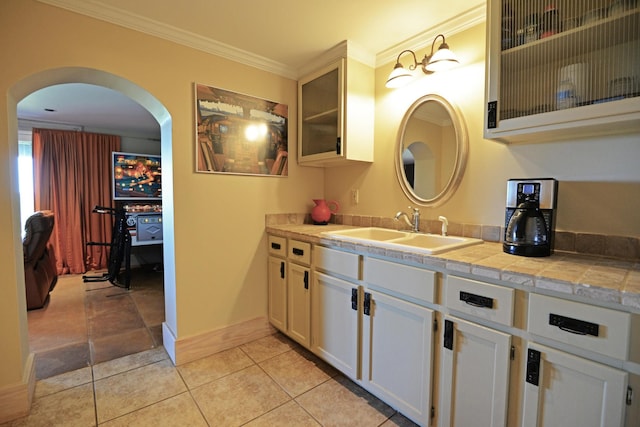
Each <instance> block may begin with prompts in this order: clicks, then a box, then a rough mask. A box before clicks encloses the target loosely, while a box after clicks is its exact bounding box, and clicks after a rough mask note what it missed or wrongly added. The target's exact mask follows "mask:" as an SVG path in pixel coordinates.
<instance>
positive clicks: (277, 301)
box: [267, 235, 287, 333]
mask: <svg viewBox="0 0 640 427" xmlns="http://www.w3.org/2000/svg"><path fill="white" fill-rule="evenodd" d="M268 245H269V258H268V265H267V273H268V281H267V282H268V305H269V307H268V312H269V322H270V323H271V324H272V325H273V326H274V327H276V328H278V329H279V330H281V331H282V332H285V333H286V331H287V261H286V256H287V239H286V238H284V237H278V236H271V235H270V236H268Z"/></svg>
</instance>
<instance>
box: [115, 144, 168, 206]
mask: <svg viewBox="0 0 640 427" xmlns="http://www.w3.org/2000/svg"><path fill="white" fill-rule="evenodd" d="M112 155H113V169H112V173H113V199H114V200H131V199H148V200H160V199H162V167H161V165H160V163H161V157H160V156H159V155H153V154H135V153H122V152H118V151H114V152H113V153H112Z"/></svg>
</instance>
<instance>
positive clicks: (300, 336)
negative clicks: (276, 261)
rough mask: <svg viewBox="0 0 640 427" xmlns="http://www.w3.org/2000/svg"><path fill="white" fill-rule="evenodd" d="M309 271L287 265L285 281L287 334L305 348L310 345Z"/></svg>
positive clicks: (302, 267) (291, 264) (297, 266)
mask: <svg viewBox="0 0 640 427" xmlns="http://www.w3.org/2000/svg"><path fill="white" fill-rule="evenodd" d="M310 284H311V270H310V269H309V267H304V266H302V265H298V264H294V263H292V262H290V263H289V277H288V280H287V320H288V322H287V334H288V335H289V336H290V337H291V338H293V339H294V340H296V341H298V342H299V343H300V344H302V345H303V346H305V347H307V348H308V347H309V346H310V344H311V318H310V316H311V291H310V290H309V286H310Z"/></svg>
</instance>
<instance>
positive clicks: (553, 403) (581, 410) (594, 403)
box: [522, 294, 637, 427]
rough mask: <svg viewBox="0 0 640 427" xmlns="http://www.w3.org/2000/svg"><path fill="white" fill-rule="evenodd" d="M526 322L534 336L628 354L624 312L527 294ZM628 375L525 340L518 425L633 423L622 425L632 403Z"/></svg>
mask: <svg viewBox="0 0 640 427" xmlns="http://www.w3.org/2000/svg"><path fill="white" fill-rule="evenodd" d="M528 323H529V325H528V330H529V331H530V332H532V333H533V334H534V336H535V335H539V336H540V337H543V338H548V339H550V340H554V341H557V342H559V343H564V344H569V345H571V346H574V347H576V348H577V349H578V350H585V351H588V352H591V353H593V354H599V355H605V356H610V357H614V358H617V359H621V360H626V359H627V358H628V356H629V350H630V348H629V343H630V327H631V315H630V314H629V313H622V312H618V311H615V310H610V309H606V308H602V307H594V306H590V305H587V304H582V303H579V302H573V301H566V300H562V299H559V298H554V297H549V296H544V295H537V294H532V295H530V299H529V322H528ZM554 341H551V342H550V343H551V344H552V345H553V342H554ZM576 353H577V351H576ZM594 359H596V357H594ZM628 377H629V374H628V373H627V372H625V371H622V370H620V369H618V368H616V367H612V366H608V365H607V364H604V363H599V362H596V361H593V360H589V359H587V358H585V357H581V356H579V355H577V354H572V353H571V352H569V351H566V349H565V350H560V349H558V348H552V347H551V346H549V345H541V344H539V343H536V342H530V343H529V344H528V349H527V362H526V373H525V381H526V382H525V384H524V406H523V420H522V426H523V427H551V426H559V425H562V426H563V427H565V426H566V427H605V426H606V427H622V426H625V425H627V426H628V425H637V424H628V423H627V424H625V422H626V421H625V415H626V412H627V411H626V408H627V405H631V404H632V402H631V400H629V401H628V398H629V399H630V397H631V396H630V395H628V394H627V392H628V388H627V387H628V381H629V378H628ZM636 404H637V403H636ZM629 422H631V420H629Z"/></svg>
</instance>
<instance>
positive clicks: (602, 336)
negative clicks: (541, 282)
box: [528, 294, 631, 360]
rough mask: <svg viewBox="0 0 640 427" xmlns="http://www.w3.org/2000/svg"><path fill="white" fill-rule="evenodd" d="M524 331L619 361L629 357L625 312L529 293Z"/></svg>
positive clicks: (629, 316) (627, 315)
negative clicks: (527, 319)
mask: <svg viewBox="0 0 640 427" xmlns="http://www.w3.org/2000/svg"><path fill="white" fill-rule="evenodd" d="M528 330H529V332H531V333H533V334H537V335H540V336H543V337H546V338H551V339H554V340H556V341H561V342H564V343H567V344H571V345H574V346H576V347H580V348H583V349H585V350H589V351H594V352H596V353H600V354H604V355H607V356H611V357H615V358H617V359H620V360H626V359H627V357H628V356H629V336H630V330H631V314H629V313H624V312H621V311H616V310H611V309H608V308H602V307H596V306H592V305H589V304H583V303H579V302H573V301H567V300H563V299H560V298H554V297H549V296H545V295H538V294H531V295H530V296H529V322H528Z"/></svg>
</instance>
